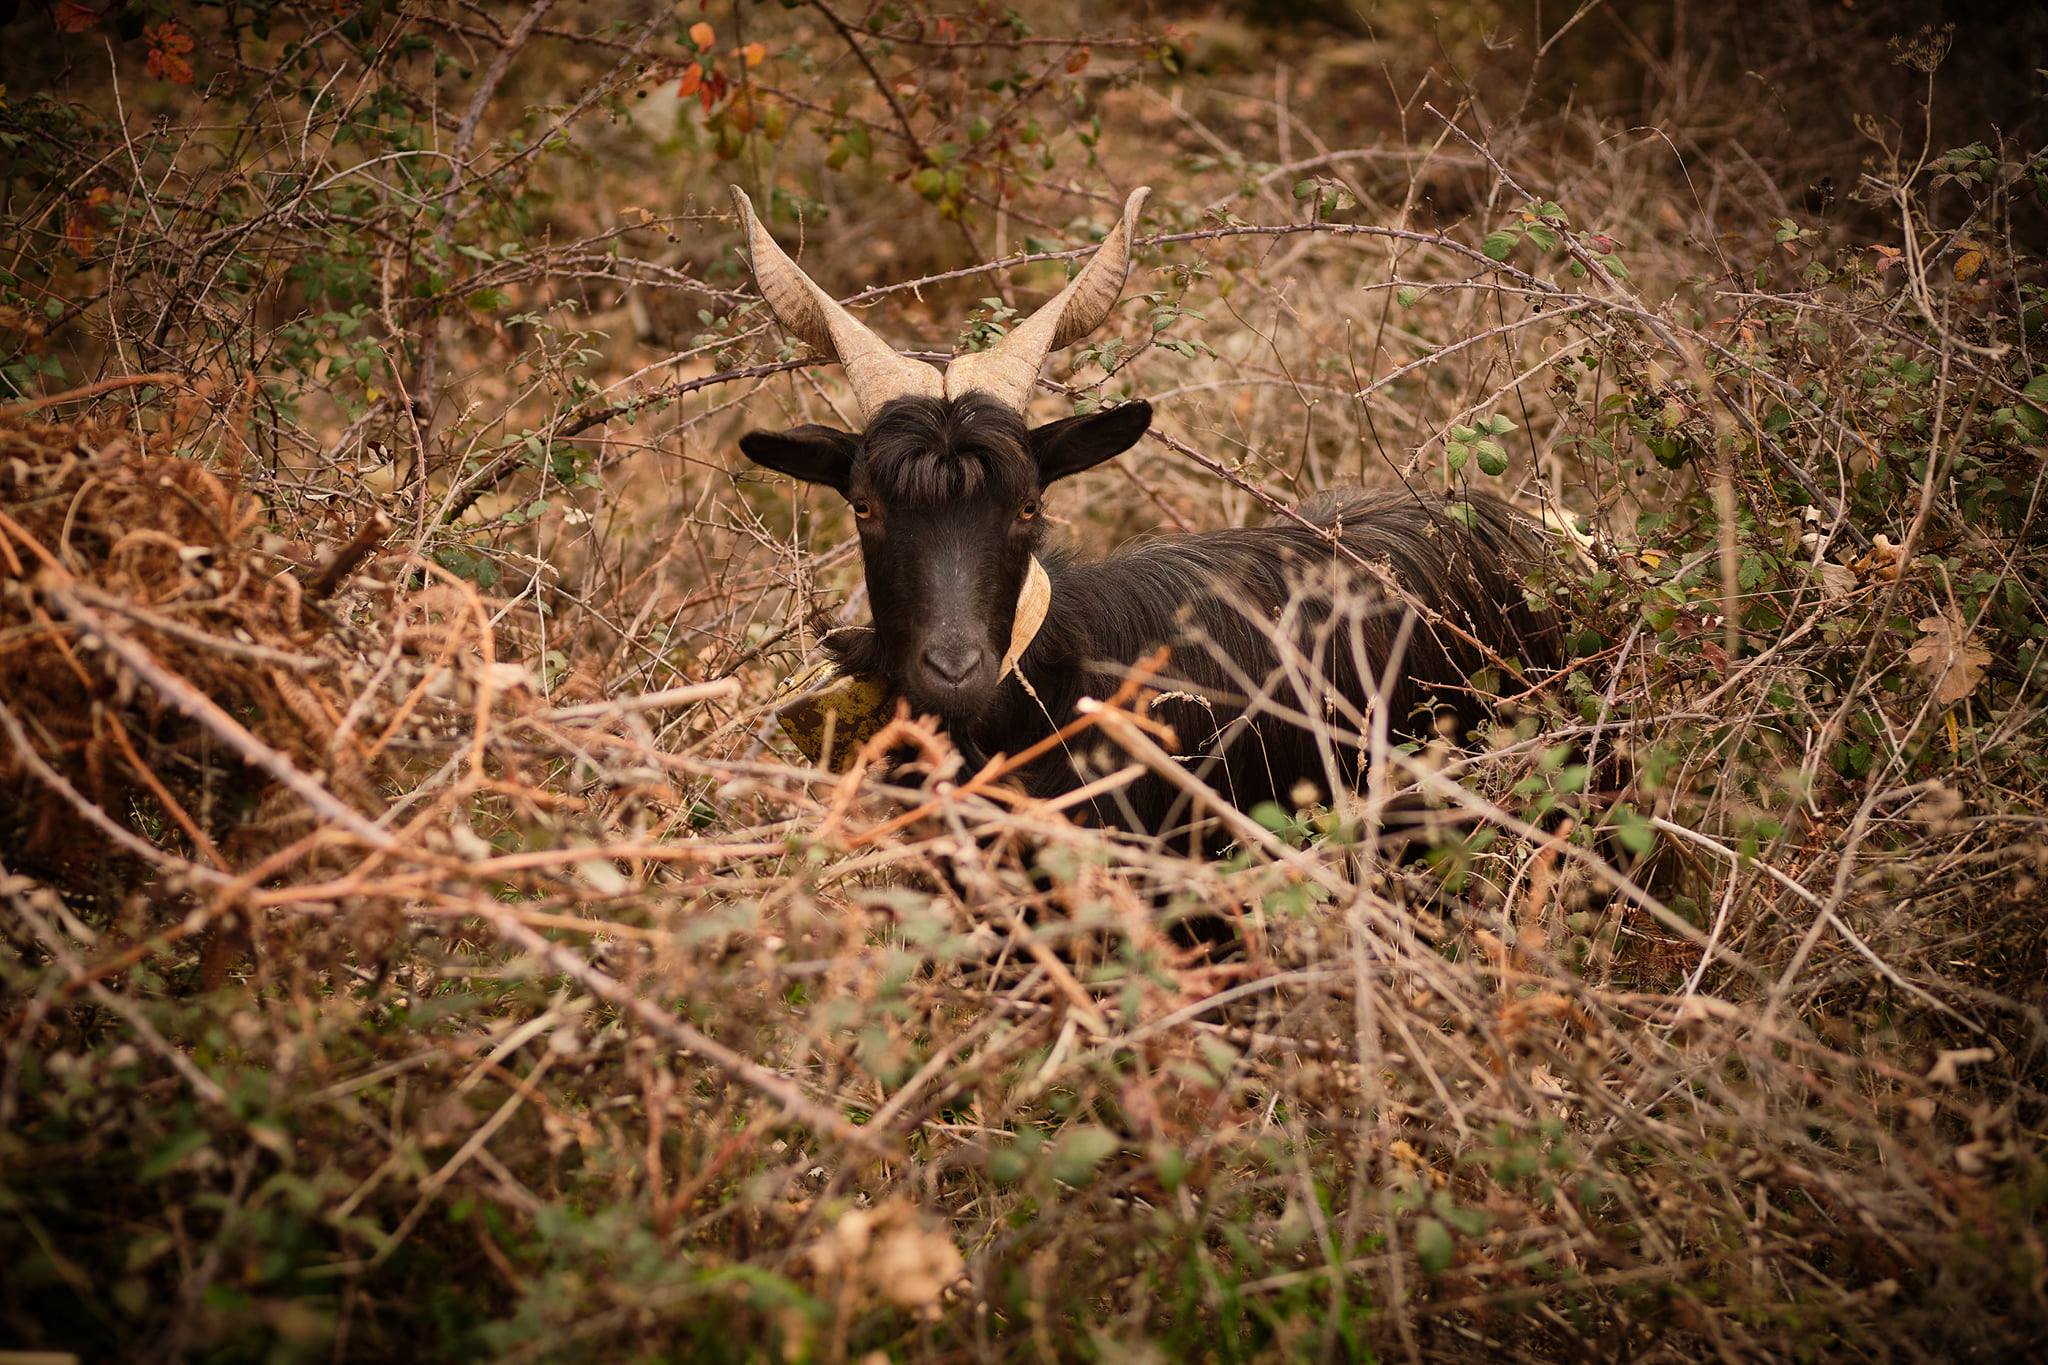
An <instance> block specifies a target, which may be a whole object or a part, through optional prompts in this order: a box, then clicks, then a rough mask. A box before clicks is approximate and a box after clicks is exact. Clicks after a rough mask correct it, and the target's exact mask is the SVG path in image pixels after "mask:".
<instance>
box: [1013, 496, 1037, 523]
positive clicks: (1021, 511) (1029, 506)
mask: <svg viewBox="0 0 2048 1365" xmlns="http://www.w3.org/2000/svg"><path fill="white" fill-rule="evenodd" d="M1037 515H1038V499H1037V498H1026V499H1025V500H1024V505H1023V506H1022V507H1020V508H1018V509H1017V520H1019V521H1029V520H1031V519H1032V518H1033V517H1035V516H1037Z"/></svg>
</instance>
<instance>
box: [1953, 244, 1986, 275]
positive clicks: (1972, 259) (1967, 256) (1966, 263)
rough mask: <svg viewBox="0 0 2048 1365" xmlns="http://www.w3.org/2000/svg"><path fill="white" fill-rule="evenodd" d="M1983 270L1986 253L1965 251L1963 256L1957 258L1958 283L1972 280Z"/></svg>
mask: <svg viewBox="0 0 2048 1365" xmlns="http://www.w3.org/2000/svg"><path fill="white" fill-rule="evenodd" d="M1983 268H1984V253H1983V252H1981V251H1965V252H1964V253H1963V254H1962V255H1960V256H1958V257H1956V279H1957V280H1958V281H1962V280H1967V279H1970V278H1971V277H1972V276H1974V275H1975V274H1976V273H1977V272H1978V271H1979V270H1982V269H1983Z"/></svg>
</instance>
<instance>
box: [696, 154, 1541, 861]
mask: <svg viewBox="0 0 2048 1365" xmlns="http://www.w3.org/2000/svg"><path fill="white" fill-rule="evenodd" d="M733 194H734V200H735V203H736V205H737V207H738V209H739V214H740V218H741V222H742V225H743V227H744V229H745V231H746V234H747V238H748V247H749V254H750V258H751V261H752V264H753V269H754V274H755V278H756V279H757V281H758V282H759V284H760V286H761V292H762V294H763V296H764V297H765V298H766V299H767V300H768V303H769V305H770V308H771V309H772V310H773V312H774V313H775V314H776V316H777V317H778V318H779V319H780V320H781V321H782V323H783V325H784V326H785V327H786V328H788V329H789V330H790V331H791V332H793V333H795V334H796V335H797V336H798V337H800V338H802V339H803V340H805V341H807V342H809V343H810V344H811V345H812V346H813V347H814V348H816V349H818V350H819V351H821V352H823V353H825V354H827V355H831V356H835V357H836V358H837V359H838V360H839V361H840V362H841V364H842V365H843V366H844V367H845V369H846V371H847V374H848V376H849V378H850V380H851V381H852V386H853V392H854V398H855V402H856V404H857V405H858V407H859V408H860V410H861V417H862V422H863V429H862V430H861V431H859V432H845V431H839V430H836V429H834V428H830V427H824V426H816V425H807V426H800V427H797V428H794V429H793V430H789V431H782V432H764V431H754V432H749V433H747V434H746V435H745V436H743V437H742V438H741V441H740V449H741V450H742V451H743V452H744V453H745V455H746V456H747V458H748V459H750V460H752V461H753V462H754V463H756V464H758V465H761V466H764V467H766V468H768V469H772V470H776V471H779V472H781V473H783V474H787V475H789V476H790V477H792V478H795V479H799V480H802V481H804V482H808V483H814V484H820V485H823V486H825V487H828V488H831V489H833V490H834V491H836V492H838V493H839V494H840V495H841V496H842V497H844V498H845V499H846V500H847V501H848V502H849V503H850V504H851V505H852V508H853V512H854V517H855V521H856V524H857V525H858V527H859V534H860V546H861V557H862V561H863V565H864V568H865V571H866V575H867V587H868V596H869V602H870V607H871V611H872V617H873V626H872V628H871V629H867V630H856V631H846V632H838V633H835V634H834V636H832V637H831V638H830V640H829V641H828V648H829V649H830V650H831V652H832V653H833V655H834V657H835V659H836V661H837V662H838V663H839V664H840V665H841V666H842V667H843V668H846V669H848V670H850V671H854V672H858V673H865V674H869V675H873V676H877V677H880V678H882V679H883V680H885V681H886V683H887V684H888V685H889V687H890V688H891V689H892V690H893V691H894V692H895V693H896V694H897V695H899V696H901V697H903V698H904V699H906V700H907V701H908V702H909V704H910V705H911V707H912V708H913V709H915V710H916V711H918V712H920V713H925V714H931V715H934V716H936V717H938V718H939V720H940V721H941V722H942V723H943V724H944V726H945V728H946V730H947V732H948V734H949V735H950V736H951V738H952V739H953V740H954V742H955V744H956V745H957V746H958V747H959V748H960V749H961V750H962V751H963V753H964V754H965V755H966V756H967V757H969V758H970V759H976V758H983V757H986V756H988V755H992V754H996V753H1017V752H1019V751H1021V750H1022V749H1024V748H1026V747H1027V746H1030V745H1032V744H1034V743H1036V742H1038V741H1040V740H1042V739H1044V738H1045V737H1046V736H1048V735H1050V734H1051V733H1053V732H1054V731H1055V730H1056V729H1058V728H1059V727H1061V726H1062V725H1064V724H1065V723H1066V722H1067V721H1069V720H1071V719H1072V718H1073V717H1074V716H1075V714H1076V705H1077V703H1078V702H1079V701H1080V700H1081V699H1082V698H1083V697H1085V696H1089V695H1094V696H1102V695H1104V694H1105V693H1106V692H1108V691H1109V690H1111V689H1113V688H1114V687H1115V686H1116V685H1117V683H1118V682H1119V681H1120V680H1121V679H1122V678H1123V677H1125V676H1127V675H1128V673H1129V671H1130V670H1131V668H1132V666H1133V665H1134V664H1135V663H1136V662H1137V661H1138V660H1140V659H1142V658H1144V657H1146V656H1147V655H1148V654H1150V653H1152V652H1153V651H1155V650H1156V649H1157V648H1158V647H1160V646H1162V645H1164V646H1169V647H1171V649H1172V654H1171V662H1170V664H1169V668H1170V670H1171V671H1170V673H1169V674H1168V675H1166V676H1164V677H1162V678H1161V679H1160V680H1159V683H1158V686H1159V687H1160V688H1161V689H1163V690H1162V692H1161V693H1160V695H1159V697H1158V698H1157V699H1156V700H1155V702H1154V704H1153V707H1152V711H1151V714H1152V716H1153V717H1154V718H1156V719H1158V720H1160V721H1163V722H1165V723H1166V724H1167V725H1168V726H1169V727H1170V728H1171V730H1172V732H1173V733H1174V734H1175V735H1176V736H1178V737H1179V739H1180V741H1181V747H1182V748H1183V749H1185V750H1186V752H1185V753H1184V754H1182V755H1180V756H1179V757H1180V759H1181V761H1182V762H1183V763H1184V764H1186V765H1187V766H1189V767H1190V768H1191V770H1193V771H1194V772H1195V773H1196V774H1197V775H1198V776H1199V777H1201V778H1202V780H1203V781H1204V782H1206V783H1207V784H1208V785H1209V786H1211V787H1212V788H1214V789H1216V790H1217V791H1218V792H1220V793H1221V794H1223V795H1224V796H1225V797H1226V798H1227V799H1228V800H1230V801H1231V802H1232V803H1233V804H1235V805H1237V806H1238V807H1239V808H1240V809H1252V808H1254V807H1255V806H1256V805H1257V804H1258V803H1260V802H1262V801H1272V800H1278V801H1287V802H1294V801H1296V800H1298V795H1297V794H1298V793H1299V792H1300V791H1301V790H1302V788H1303V787H1304V786H1306V787H1309V788H1313V789H1315V790H1316V791H1318V792H1320V793H1332V790H1333V788H1334V787H1337V786H1342V785H1349V784H1355V783H1356V782H1357V781H1358V779H1359V777H1360V775H1361V771H1362V770H1361V766H1360V765H1361V764H1362V762H1363V758H1362V755H1363V752H1364V749H1365V747H1366V745H1365V743H1364V740H1365V737H1366V735H1367V734H1368V732H1369V730H1370V728H1371V725H1370V721H1369V719H1368V717H1369V715H1370V712H1371V709H1372V708H1373V707H1375V706H1377V707H1379V708H1381V709H1382V710H1383V712H1384V716H1385V720H1386V724H1387V727H1388V733H1389V734H1390V735H1391V736H1393V737H1394V738H1397V739H1399V738H1427V737H1428V736H1429V735H1431V734H1433V733H1439V732H1442V731H1443V730H1444V729H1445V728H1446V727H1447V726H1449V725H1455V726H1457V727H1458V728H1459V729H1460V730H1463V729H1465V728H1469V727H1470V726H1471V725H1473V724H1476V723H1477V721H1478V720H1479V719H1480V717H1481V715H1482V711H1481V709H1480V707H1479V706H1478V704H1477V701H1476V698H1475V694H1474V692H1473V690H1472V688H1471V686H1470V680H1471V678H1472V675H1473V674H1474V673H1476V672H1478V671H1479V670H1481V669H1482V668H1485V667H1487V666H1488V665H1489V664H1494V663H1502V662H1504V663H1507V664H1509V665H1510V666H1511V667H1534V666H1544V665H1550V664H1554V663H1555V662H1556V660H1557V656H1558V653H1559V645H1558V639H1557V632H1556V629H1555V627H1554V625H1553V624H1552V623H1551V622H1550V621H1549V620H1548V619H1547V615H1546V614H1544V613H1540V612H1536V611H1533V610H1532V609H1531V608H1530V606H1529V605H1528V603H1527V601H1526V600H1525V595H1524V593H1523V591H1522V587H1521V581H1520V580H1521V576H1522V572H1523V570H1524V569H1526V568H1527V567H1529V566H1530V565H1532V564H1533V563H1534V562H1536V561H1537V559H1538V558H1539V557H1540V555H1541V553H1542V548H1541V543H1540V541H1539V539H1538V538H1537V536H1536V534H1535V533H1534V531H1533V530H1532V529H1531V528H1530V527H1529V526H1528V525H1527V524H1526V523H1525V522H1523V521H1521V520H1520V519H1519V518H1518V517H1517V516H1516V515H1515V514H1514V513H1513V512H1512V511H1511V510H1510V509H1509V508H1508V507H1507V506H1506V505H1505V504H1503V503H1502V502H1500V501H1498V500H1497V499H1493V498H1488V497H1484V496H1475V497H1472V498H1470V499H1468V500H1465V501H1463V502H1461V503H1458V504H1455V505H1453V504H1449V503H1447V502H1445V501H1444V500H1443V499H1441V498H1438V497H1435V496H1433V495H1428V494H1422V493H1417V492H1414V491H1411V490H1408V489H1405V488H1397V489H1393V490H1389V491H1383V492H1368V491H1365V490H1358V489H1354V490H1349V491H1342V492H1336V491H1332V492H1325V493H1321V494H1318V495H1316V496H1315V497H1313V498H1311V499H1310V500H1309V501H1308V502H1306V503H1305V504H1303V505H1302V507H1301V508H1299V509H1298V510H1297V512H1296V514H1295V516H1294V517H1293V518H1291V519H1289V520H1285V521H1281V522H1278V523H1275V524H1271V525H1266V526H1259V527H1252V528H1246V529H1237V530H1221V531H1212V532H1207V533H1200V534H1189V535H1180V536H1162V537H1159V538H1156V539H1153V540H1150V541H1147V542H1143V543H1140V544H1138V545H1137V546H1135V547H1133V548H1130V549H1126V550H1124V551H1122V552H1120V553H1117V554H1114V555H1111V556H1109V557H1107V558H1103V559H1097V560H1092V561H1091V560H1085V559H1082V558H1080V557H1078V556H1076V555H1075V554H1074V553H1073V552H1072V551H1071V550H1068V549H1064V548H1055V547H1052V546H1049V545H1048V544H1047V538H1046V531H1045V520H1044V517H1043V516H1042V514H1041V512H1042V506H1043V499H1044V496H1045V493H1046V490H1047V489H1048V488H1049V487H1050V486H1051V485H1052V484H1054V483H1055V482H1057V481H1058V480H1060V479H1063V478H1066V477H1068V476H1069V475H1073V474H1078V473H1080V472H1081V471H1083V470H1086V469H1091V468H1093V467H1095V466H1096V465H1099V464H1101V463H1103V462H1104V461H1106V460H1109V459H1111V458H1113V457H1115V456H1116V455H1119V454H1121V453H1122V452H1124V451H1125V450H1127V449H1129V448H1130V447H1131V446H1132V445H1133V444H1135V443H1136V442H1137V441H1138V440H1139V439H1140V438H1141V437H1142V436H1143V435H1144V434H1145V432H1146V430H1147V429H1148V427H1149V426H1150V424H1151V419H1152V408H1151V406H1150V404H1148V403H1145V402H1142V401H1134V402H1126V403H1123V404H1120V405H1118V406H1115V407H1110V408H1105V409H1102V410H1099V411H1095V412H1090V413H1086V414H1083V415H1080V416H1074V417H1068V418H1065V419H1063V420H1060V421H1055V422H1051V423H1048V424H1046V425H1043V426H1038V427H1030V426H1027V424H1026V421H1025V416H1024V407H1025V403H1026V401H1027V399H1028V397H1029V395H1030V393H1031V391H1032V389H1033V387H1034V386H1035V385H1036V382H1037V378H1038V372H1039V368H1040V366H1041V365H1042V364H1043V362H1044V360H1045V357H1046V356H1047V354H1049V352H1050V351H1051V350H1052V349H1053V348H1055V347H1058V346H1065V345H1069V344H1071V343H1072V342H1073V341H1076V340H1078V339H1080V338H1081V337H1083V336H1086V335H1087V334H1088V333H1089V332H1091V331H1093V330H1094V329H1095V328H1096V327H1097V326H1098V325H1099V324H1100V323H1101V322H1102V320H1103V319H1104V318H1105V317H1106V316H1107V314H1108V313H1109V311H1110V309H1111V308H1112V307H1113V306H1114V305H1115V302H1116V298H1117V295H1118V293H1119V291H1120V290H1121V288H1122V284H1123V279H1124V275H1125V271H1126V268H1127V265H1128V256H1129V250H1130V242H1131V238H1132V235H1133V233H1134V231H1135V225H1136V220H1137V216H1138V212H1139V210H1140V208H1141V207H1142V205H1143V202H1144V199H1145V195H1146V191H1145V190H1139V191H1137V192H1136V193H1134V194H1132V195H1131V197H1130V199H1129V200H1128V201H1127V203H1126V205H1125V208H1124V213H1123V217H1122V220H1121V221H1120V222H1119V223H1118V225H1117V227H1116V228H1115V229H1114V230H1113V231H1112V232H1111V233H1110V235H1109V236H1108V237H1107V238H1106V239H1105V240H1104V241H1103V243H1102V246H1101V248H1100V250H1098V251H1097V253H1096V254H1095V256H1094V258H1093V259H1092V260H1091V261H1090V262H1089V264H1088V265H1087V266H1086V267H1085V268H1084V269H1083V270H1082V271H1081V272H1080V273H1079V274H1077V275H1076V276H1075V278H1074V279H1073V280H1072V281H1071V282H1070V283H1069V284H1068V285H1067V287H1066V288H1065V289H1064V290H1062V291H1061V293H1060V294H1059V295H1058V296H1057V297H1056V298H1054V299H1053V300H1052V301H1051V302H1050V303H1048V304H1047V305H1045V306H1044V307H1043V308H1041V309H1040V310H1039V311H1038V312H1037V313H1035V314H1033V315H1032V316H1031V317H1030V318H1029V319H1027V320H1026V321H1024V322H1023V323H1021V324H1019V325H1018V326H1016V327H1015V328H1014V329H1013V330H1011V331H1010V332H1009V333H1008V334H1007V335H1006V336H1004V337H1003V338H1002V339H1001V340H999V341H998V342H997V344H996V345H995V346H994V347H992V348H991V349H989V350H987V351H983V352H977V353H969V354H964V355H960V356H956V357H954V359H953V360H952V362H951V363H950V365H949V366H948V367H947V369H946V371H945V373H944V376H943V382H942V381H941V375H940V372H939V371H938V370H936V369H934V368H933V367H931V366H929V365H926V364H923V363H922V362H919V361H915V360H912V359H909V358H908V357H904V356H899V355H897V354H896V353H895V352H894V351H893V350H891V349H890V348H889V347H888V346H887V345H886V344H885V343H883V342H882V341H881V340H880V339H879V338H877V337H875V336H874V334H873V333H871V332H869V331H868V330H867V329H866V328H865V327H864V326H862V325H861V324H860V323H859V322H857V321H855V320H854V319H853V318H852V317H851V316H850V315H849V314H847V313H846V312H845V310H844V309H842V308H841V307H840V306H839V305H838V304H837V303H836V302H834V301H833V300H832V299H831V297H830V296H829V295H827V294H825V293H824V291H823V290H821V289H819V288H818V286H817V285H815V284H813V283H812V282H811V281H810V280H809V279H808V278H807V277H805V276H804V275H803V273H802V272H801V271H800V270H799V269H798V268H797V266H796V265H795V264H794V263H793V262H791V261H790V260H789V258H788V257H787V256H786V255H784V254H783V253H782V251H781V249H780V248H779V247H777V246H776V245H775V243H774V240H773V238H771V237H770V236H769V235H768V233H767V231H766V230H765V229H764V228H763V227H762V226H761V224H760V222H759V220H758V219H757V218H756V217H755V215H754V212H753V207H752V205H751V204H750V203H749V202H748V200H747V198H746V196H745V194H744V193H742V192H741V191H740V190H738V188H737V187H735V188H734V191H733ZM1276 688H1277V689H1279V690H1281V691H1282V692H1283V693H1284V692H1290V691H1291V692H1292V694H1293V696H1292V698H1291V699H1290V698H1288V697H1286V696H1284V695H1283V696H1281V697H1278V698H1276V697H1275V696H1274V695H1273V694H1274V691H1275V690H1276ZM1333 732H1334V733H1336V734H1338V735H1339V736H1340V737H1343V738H1344V739H1346V740H1348V742H1346V743H1341V744H1339V745H1332V744H1331V743H1330V742H1329V737H1330V735H1331V734H1332V733H1333ZM1097 748H1098V746H1095V745H1087V746H1083V747H1082V748H1081V749H1080V750H1078V751H1077V750H1075V749H1072V748H1055V749H1052V750H1051V751H1049V752H1046V753H1045V754H1044V755H1043V756H1041V757H1040V758H1039V759H1038V760H1037V761H1036V762H1035V763H1033V764H1031V765H1029V766H1028V767H1027V768H1025V769H1024V770H1023V771H1022V773H1021V774H1020V777H1021V780H1022V782H1023V785H1024V786H1025V788H1026V789H1027V790H1029V791H1031V792H1033V793H1034V794H1038V795H1052V794H1054V793H1058V792H1064V791H1071V790H1073V789H1075V788H1077V787H1079V786H1080V785H1082V784H1083V783H1085V782H1088V781H1090V780H1091V779H1092V778H1094V777H1095V776H1098V775H1100V774H1101V773H1102V772H1103V771H1106V769H1107V767H1108V766H1113V765H1112V764H1109V763H1108V760H1107V756H1106V755H1103V754H1100V753H1098V752H1096V750H1097ZM1340 749H1341V750H1344V751H1345V752H1339V750H1340ZM1091 805H1092V809H1093V814H1094V816H1095V818H1096V819H1097V820H1098V821H1100V822H1101V823H1105V824H1112V825H1116V826H1120V827H1123V828H1126V829H1130V830H1135V831H1144V832H1150V833H1155V834H1179V833H1180V832H1182V831H1183V830H1184V829H1187V828H1189V827H1190V825H1189V817H1190V815H1191V812H1189V811H1188V810H1187V808H1186V806H1187V803H1186V796H1185V793H1184V792H1182V791H1181V790H1180V789H1179V784H1174V783H1170V782H1167V781H1165V780H1163V779H1162V778H1160V777H1159V776H1158V775H1157V774H1153V773H1148V774H1146V775H1145V776H1143V777H1141V778H1139V779H1138V780H1136V781H1135V782H1132V783H1130V784H1128V785H1125V786H1123V787H1121V788H1117V789H1115V790H1113V791H1110V792H1108V793H1106V794H1104V795H1101V796H1097V797H1095V798H1094V799H1093V800H1092V802H1091Z"/></svg>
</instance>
